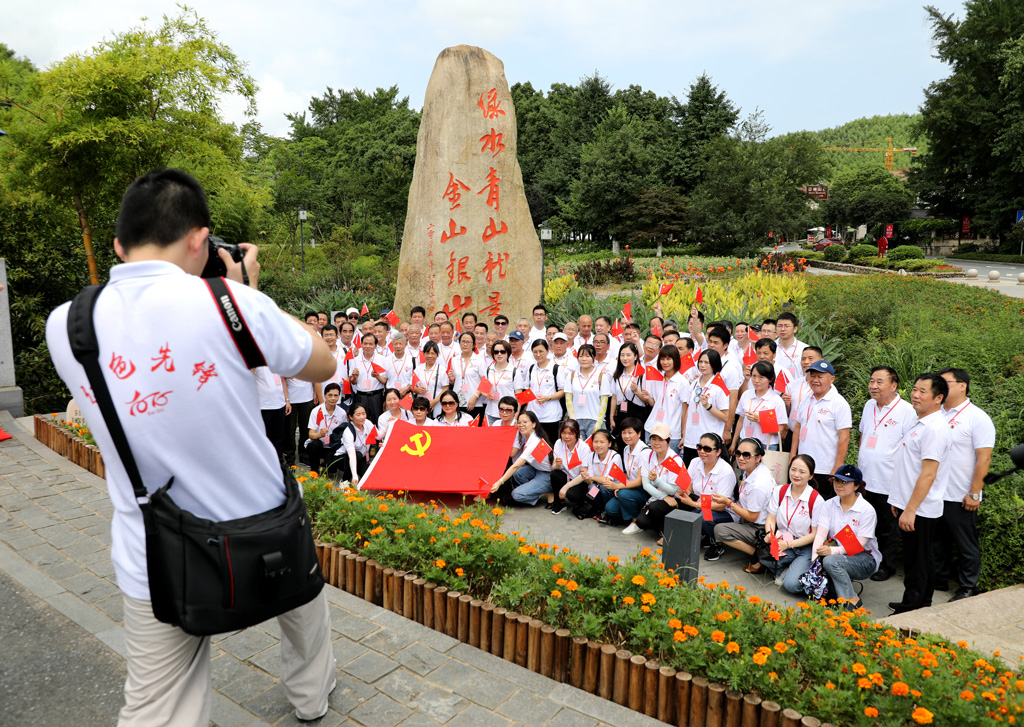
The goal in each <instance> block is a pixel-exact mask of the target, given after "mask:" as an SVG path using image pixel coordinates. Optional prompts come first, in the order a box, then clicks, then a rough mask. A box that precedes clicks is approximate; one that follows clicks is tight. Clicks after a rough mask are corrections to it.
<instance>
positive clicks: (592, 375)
mask: <svg viewBox="0 0 1024 727" xmlns="http://www.w3.org/2000/svg"><path fill="white" fill-rule="evenodd" d="M599 373H601V369H599V368H597V366H595V367H594V370H593V371H591V372H590V376H588V377H587V380H586V381H584V382H583V385H582V386H581V387H580V392H584V391H586V390H587V386H589V385H590V382H591V381H592V380H593V379H594V377H595V376H597V375H598V374H599ZM582 376H583V371H580V377H582Z"/></svg>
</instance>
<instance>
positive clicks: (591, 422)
mask: <svg viewBox="0 0 1024 727" xmlns="http://www.w3.org/2000/svg"><path fill="white" fill-rule="evenodd" d="M576 423H577V424H579V425H580V439H584V440H585V439H590V435H591V434H593V433H594V427H596V426H597V419H577V420H576Z"/></svg>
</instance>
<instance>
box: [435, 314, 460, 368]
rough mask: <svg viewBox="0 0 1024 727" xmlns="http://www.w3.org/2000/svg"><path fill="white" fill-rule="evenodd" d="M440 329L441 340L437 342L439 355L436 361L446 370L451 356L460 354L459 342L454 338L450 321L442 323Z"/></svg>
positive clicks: (453, 327)
mask: <svg viewBox="0 0 1024 727" xmlns="http://www.w3.org/2000/svg"><path fill="white" fill-rule="evenodd" d="M440 330H441V342H440V343H438V344H437V347H438V349H439V350H440V355H439V356H438V357H437V362H438V363H439V364H440V365H441V368H442V369H443V370H445V371H447V370H448V363H449V362H450V361H451V360H452V357H453V356H459V355H460V354H459V342H458V341H456V340H455V326H454V325H452V322H451V321H445V322H444V323H442V324H441V329H440Z"/></svg>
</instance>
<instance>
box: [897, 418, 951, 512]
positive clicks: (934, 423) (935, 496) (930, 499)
mask: <svg viewBox="0 0 1024 727" xmlns="http://www.w3.org/2000/svg"><path fill="white" fill-rule="evenodd" d="M949 450H950V429H949V424H947V423H946V418H945V417H944V416H943V415H942V412H941V411H937V412H933V413H932V414H929V415H928V416H926V417H924V418H923V419H918V420H917V422H915V423H914V425H913V426H912V427H910V428H909V429H908V430H907V433H906V434H904V435H903V439H902V440H901V441H900V446H899V447H897V448H896V462H895V467H894V470H893V478H892V490H891V491H890V493H889V504H890V505H895V506H896V507H897V508H899V509H900V510H906V509H907V503H908V502H910V497H911V495H913V493H914V486H915V485H916V484H917V478H918V477H920V476H921V463H922V462H924V460H926V459H930V460H935V461H936V462H938V463H939V470H938V472H937V473H936V474H935V481H934V482H932V486H931V488H930V489H929V490H928V494H927V495H925V498H924V501H923V502H922V503H921V505H920V506H919V507H918V508H917V514H918V515H920V516H921V517H931V518H937V517H942V508H943V505H942V501H943V498H944V497H945V496H946V477H945V475H946V474H947V473H948V472H943V469H942V463H943V462H945V461H946V459H948V457H949Z"/></svg>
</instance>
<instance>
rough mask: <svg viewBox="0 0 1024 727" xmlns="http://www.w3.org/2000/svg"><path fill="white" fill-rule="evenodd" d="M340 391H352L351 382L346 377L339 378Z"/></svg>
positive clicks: (344, 392) (347, 393) (347, 392)
mask: <svg viewBox="0 0 1024 727" xmlns="http://www.w3.org/2000/svg"><path fill="white" fill-rule="evenodd" d="M341 393H342V394H346V395H350V394H351V393H352V383H351V382H350V381H349V380H348V379H342V380H341Z"/></svg>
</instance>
